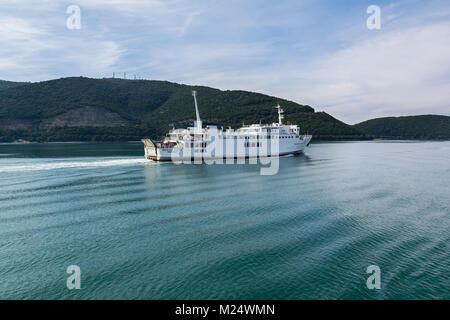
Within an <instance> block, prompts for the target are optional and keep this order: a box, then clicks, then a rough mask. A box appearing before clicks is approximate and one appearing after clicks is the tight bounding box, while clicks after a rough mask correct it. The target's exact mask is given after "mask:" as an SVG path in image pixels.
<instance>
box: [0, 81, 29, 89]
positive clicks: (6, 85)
mask: <svg viewBox="0 0 450 320" xmlns="http://www.w3.org/2000/svg"><path fill="white" fill-rule="evenodd" d="M22 84H25V82H14V81H5V80H0V90H2V89H6V88H11V87H16V86H20V85H22Z"/></svg>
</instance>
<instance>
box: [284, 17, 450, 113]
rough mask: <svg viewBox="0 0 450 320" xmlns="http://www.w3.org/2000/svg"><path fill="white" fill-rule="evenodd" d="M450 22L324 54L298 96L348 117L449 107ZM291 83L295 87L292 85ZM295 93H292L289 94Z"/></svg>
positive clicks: (299, 83)
mask: <svg viewBox="0 0 450 320" xmlns="http://www.w3.org/2000/svg"><path fill="white" fill-rule="evenodd" d="M447 39H450V24H448V23H443V24H435V25H429V26H424V27H421V28H410V29H407V30H402V31H395V32H387V33H383V34H381V35H379V36H376V37H374V38H372V39H370V40H366V41H362V42H360V43H357V44H355V45H353V46H351V47H349V48H346V49H343V50H340V51H337V52H335V53H332V54H330V55H329V56H327V57H322V58H321V59H319V60H318V61H316V63H315V64H314V65H313V66H311V67H310V68H308V70H306V72H305V73H301V74H299V76H300V77H299V78H301V77H302V76H303V77H308V81H304V80H298V81H297V82H296V87H297V89H296V90H297V92H296V93H295V94H294V97H295V98H296V99H298V100H303V101H304V100H306V101H308V102H309V103H311V104H313V105H316V106H325V109H326V110H327V111H329V112H330V113H332V114H333V115H337V116H338V117H340V118H342V119H343V120H346V121H349V122H357V121H360V120H365V119H368V118H371V117H379V116H387V115H402V114H410V113H437V112H440V113H443V114H448V113H449V111H450V79H449V78H450V43H449V42H448V41H447ZM291 89H292V87H291ZM290 95H291V96H292V93H291V94H290Z"/></svg>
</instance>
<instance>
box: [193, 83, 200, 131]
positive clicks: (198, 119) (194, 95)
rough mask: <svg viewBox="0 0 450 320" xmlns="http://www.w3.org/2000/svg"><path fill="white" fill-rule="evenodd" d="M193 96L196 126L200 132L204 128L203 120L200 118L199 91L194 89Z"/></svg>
mask: <svg viewBox="0 0 450 320" xmlns="http://www.w3.org/2000/svg"><path fill="white" fill-rule="evenodd" d="M192 96H193V97H194V103H195V117H196V119H197V121H195V128H196V129H197V132H200V131H201V130H202V120H200V114H199V113H198V104H197V91H195V90H193V91H192Z"/></svg>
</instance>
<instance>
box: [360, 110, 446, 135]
mask: <svg viewBox="0 0 450 320" xmlns="http://www.w3.org/2000/svg"><path fill="white" fill-rule="evenodd" d="M354 127H355V128H356V129H359V130H361V131H362V132H364V133H366V134H368V135H371V136H373V137H375V138H385V139H422V140H448V139H450V117H448V116H440V115H421V116H407V117H388V118H378V119H372V120H368V121H364V122H361V123H358V124H356V125H355V126H354Z"/></svg>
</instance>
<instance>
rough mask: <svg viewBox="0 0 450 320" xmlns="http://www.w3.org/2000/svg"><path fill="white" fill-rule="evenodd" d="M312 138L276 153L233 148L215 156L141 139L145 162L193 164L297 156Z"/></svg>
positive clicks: (304, 139)
mask: <svg viewBox="0 0 450 320" xmlns="http://www.w3.org/2000/svg"><path fill="white" fill-rule="evenodd" d="M311 138H312V136H309V135H308V136H302V137H301V138H300V139H298V140H297V141H295V142H294V143H292V144H290V145H287V146H286V145H283V144H281V145H280V146H279V149H278V150H277V152H261V150H260V149H259V148H253V149H252V150H249V149H240V150H239V151H240V152H239V151H237V150H236V149H237V148H236V147H235V146H233V148H232V149H233V151H232V152H229V153H226V152H225V153H223V154H220V155H217V156H216V155H215V154H204V153H203V152H195V150H194V149H191V152H188V153H187V152H186V150H184V151H183V150H182V149H179V148H177V147H174V148H163V147H160V146H158V145H157V144H155V143H154V142H153V141H152V140H151V139H142V142H143V143H144V150H145V158H146V159H147V160H153V161H183V162H191V161H192V162H193V161H202V160H231V159H253V158H267V157H278V156H286V155H291V154H293V155H297V154H302V153H303V152H304V150H305V148H306V147H307V146H308V145H309V143H310V141H311Z"/></svg>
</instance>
